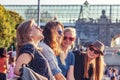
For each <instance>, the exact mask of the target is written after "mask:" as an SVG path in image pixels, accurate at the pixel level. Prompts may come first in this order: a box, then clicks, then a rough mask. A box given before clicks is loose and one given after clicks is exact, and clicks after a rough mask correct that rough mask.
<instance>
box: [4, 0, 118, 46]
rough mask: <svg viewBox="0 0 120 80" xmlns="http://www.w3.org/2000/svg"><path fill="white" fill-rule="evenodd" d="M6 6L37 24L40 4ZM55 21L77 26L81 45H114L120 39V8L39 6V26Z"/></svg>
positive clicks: (105, 6)
mask: <svg viewBox="0 0 120 80" xmlns="http://www.w3.org/2000/svg"><path fill="white" fill-rule="evenodd" d="M4 6H5V8H6V9H9V10H12V11H15V12H18V13H19V14H20V15H21V16H23V18H24V19H25V20H28V19H31V18H34V19H35V20H36V21H37V14H38V5H4ZM53 19H54V20H57V21H60V22H62V23H63V24H64V26H65V27H67V26H72V27H75V28H76V30H77V38H78V39H80V40H78V39H77V41H76V42H81V44H82V45H84V43H89V42H93V41H94V40H96V39H98V40H100V41H102V42H103V43H104V44H105V45H106V46H111V44H115V39H117V37H119V32H120V31H119V29H118V28H119V25H120V5H90V4H89V3H88V2H87V1H85V3H84V4H83V5H40V25H41V26H44V25H45V23H46V22H47V21H49V20H53ZM108 28H109V29H108ZM115 30H117V32H115ZM104 32H106V33H105V34H103V33H104ZM113 32H114V33H113ZM108 34H109V36H108ZM116 36H117V37H116ZM76 44H77V45H79V43H76Z"/></svg>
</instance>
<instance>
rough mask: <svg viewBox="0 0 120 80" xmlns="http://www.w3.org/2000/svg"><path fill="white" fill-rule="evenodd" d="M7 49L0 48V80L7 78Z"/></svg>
mask: <svg viewBox="0 0 120 80" xmlns="http://www.w3.org/2000/svg"><path fill="white" fill-rule="evenodd" d="M6 53H7V51H6V49H5V48H3V47H2V48H0V80H6V79H7V78H6V73H7V56H6Z"/></svg>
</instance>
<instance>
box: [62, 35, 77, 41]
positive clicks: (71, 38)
mask: <svg viewBox="0 0 120 80" xmlns="http://www.w3.org/2000/svg"><path fill="white" fill-rule="evenodd" d="M67 39H69V40H70V41H74V39H75V38H73V37H66V36H64V38H63V40H67Z"/></svg>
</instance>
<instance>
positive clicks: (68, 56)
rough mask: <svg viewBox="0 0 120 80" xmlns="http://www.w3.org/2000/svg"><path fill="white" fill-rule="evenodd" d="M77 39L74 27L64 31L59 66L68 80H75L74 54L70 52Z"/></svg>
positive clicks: (58, 58)
mask: <svg viewBox="0 0 120 80" xmlns="http://www.w3.org/2000/svg"><path fill="white" fill-rule="evenodd" d="M75 39H76V30H75V28H72V27H67V28H65V29H64V38H63V40H62V43H61V49H62V51H63V52H61V53H60V54H59V55H58V57H57V60H58V65H59V67H60V68H61V70H62V74H63V75H64V76H65V77H66V79H67V80H74V64H75V58H74V54H73V53H72V52H71V51H70V49H71V47H72V45H73V44H74V42H75Z"/></svg>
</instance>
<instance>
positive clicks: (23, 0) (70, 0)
mask: <svg viewBox="0 0 120 80" xmlns="http://www.w3.org/2000/svg"><path fill="white" fill-rule="evenodd" d="M85 1H86V0H40V4H48V5H56V4H83V3H84V2H85ZM87 1H88V3H89V4H91V5H96V4H107V5H109V4H113V5H114V4H118V5H120V1H119V0H87ZM0 4H2V5H13V4H14V5H19V4H20V5H31V4H38V0H0Z"/></svg>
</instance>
